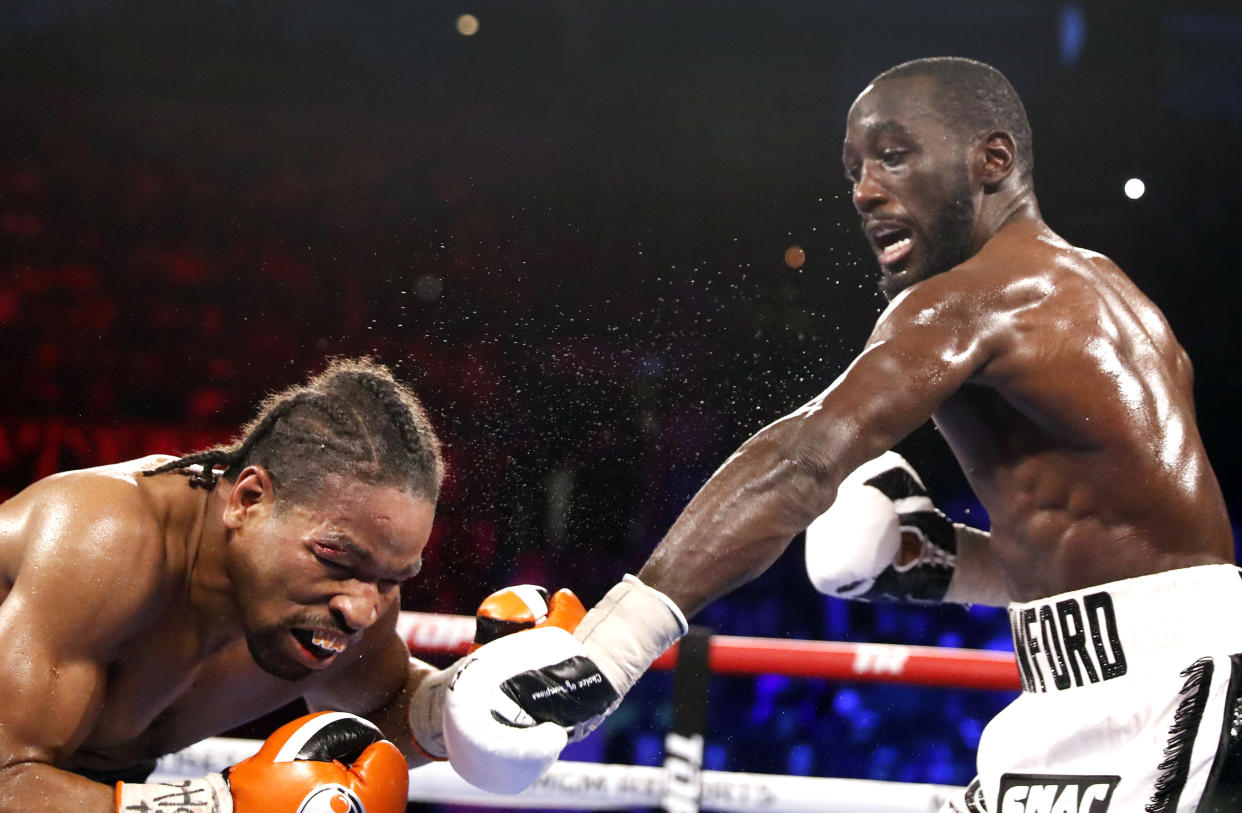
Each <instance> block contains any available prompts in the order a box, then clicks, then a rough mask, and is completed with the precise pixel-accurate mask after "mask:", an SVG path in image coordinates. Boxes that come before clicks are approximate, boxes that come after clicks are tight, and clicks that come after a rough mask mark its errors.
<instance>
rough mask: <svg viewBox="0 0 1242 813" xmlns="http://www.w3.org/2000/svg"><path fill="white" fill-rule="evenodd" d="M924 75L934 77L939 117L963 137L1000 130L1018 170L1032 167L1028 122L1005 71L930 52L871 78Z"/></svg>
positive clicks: (1032, 154)
mask: <svg viewBox="0 0 1242 813" xmlns="http://www.w3.org/2000/svg"><path fill="white" fill-rule="evenodd" d="M916 76H929V77H931V78H932V79H935V80H936V85H937V88H938V90H939V96H938V98H937V99H936V102H937V106H938V108H939V110H940V112H941V113H942V114H943V116H944V120H945V121H946V122H947V123H948V124H950V125H951V126H952V127H954V128H955V129H957V131H958V132H960V133H962V134H963V135H966V136H976V135H979V134H980V133H985V132H987V131H988V130H1005V131H1007V132H1008V133H1009V134H1010V135H1012V136H1013V140H1014V144H1015V146H1016V147H1017V150H1018V155H1017V163H1018V169H1019V170H1020V171H1021V172H1022V173H1023V174H1024V175H1027V176H1028V177H1029V176H1030V175H1031V174H1032V173H1033V172H1034V170H1035V153H1034V150H1033V149H1032V147H1031V124H1030V122H1029V121H1027V118H1026V108H1025V107H1023V106H1022V100H1021V99H1020V98H1018V92H1017V91H1016V90H1014V89H1013V85H1011V84H1010V83H1009V80H1008V79H1006V78H1005V75H1004V74H1003V73H1001V72H1000V71H998V70H997V69H996V68H993V67H992V66H991V65H987V64H985V63H983V62H976V61H975V60H973V59H965V58H963V57H958V56H936V57H926V58H924V59H915V60H911V61H910V62H903V63H901V64H900V65H897V66H895V67H892V68H889V69H888V70H886V71H884V73H882V74H880V75H879V76H877V77H876V78H875V79H874V80H872V84H878V83H880V82H884V81H887V80H890V79H904V78H909V77H916Z"/></svg>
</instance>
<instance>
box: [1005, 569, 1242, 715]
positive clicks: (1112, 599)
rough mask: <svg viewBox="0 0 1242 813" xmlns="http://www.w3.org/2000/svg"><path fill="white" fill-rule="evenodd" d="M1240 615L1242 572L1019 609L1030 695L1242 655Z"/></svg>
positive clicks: (1094, 591) (1166, 576) (1144, 584)
mask: <svg viewBox="0 0 1242 813" xmlns="http://www.w3.org/2000/svg"><path fill="white" fill-rule="evenodd" d="M1239 613H1242V572H1240V571H1239V570H1238V568H1236V567H1234V566H1233V565H1201V566H1199V567H1187V568H1182V569H1179V570H1168V571H1165V572H1163V573H1154V574H1152V575H1150V576H1138V577H1136V578H1133V579H1123V580H1121V581H1116V582H1110V583H1108V584H1101V585H1096V586H1095V587H1088V588H1085V589H1083V590H1074V591H1072V592H1069V593H1062V594H1060V595H1056V596H1049V597H1048V598H1041V599H1037V600H1035V601H1026V602H1013V603H1011V604H1010V605H1009V627H1010V631H1011V632H1012V633H1013V645H1014V654H1015V655H1016V656H1017V659H1018V671H1019V672H1020V673H1021V676H1022V690H1023V691H1025V692H1058V691H1066V690H1069V689H1076V688H1082V687H1085V686H1092V685H1094V684H1097V683H1103V682H1105V681H1112V680H1118V679H1121V678H1124V677H1126V676H1135V675H1143V674H1150V673H1152V672H1153V671H1155V670H1166V671H1167V670H1169V669H1170V668H1178V669H1180V668H1181V667H1182V666H1185V665H1187V664H1188V663H1189V661H1190V660H1194V659H1195V658H1197V657H1199V656H1201V655H1207V654H1212V653H1214V652H1218V651H1222V650H1227V651H1230V652H1236V651H1242V632H1239V629H1240V628H1242V625H1239V624H1237V623H1236V619H1237V618H1238V617H1239ZM1187 659H1189V660H1187ZM1183 660H1186V661H1187V664H1182V663H1181V661H1183Z"/></svg>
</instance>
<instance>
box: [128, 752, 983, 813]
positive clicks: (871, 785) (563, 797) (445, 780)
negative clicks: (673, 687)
mask: <svg viewBox="0 0 1242 813" xmlns="http://www.w3.org/2000/svg"><path fill="white" fill-rule="evenodd" d="M258 748H259V741H258V740H243V739H232V738H228V737H215V738H213V739H209V740H203V741H202V742H200V743H196V744H195V745H191V746H190V747H189V748H186V749H185V750H183V751H178V752H176V753H175V754H169V755H168V756H166V757H164V758H162V759H161V760H160V761H159V765H158V766H157V767H156V769H155V773H153V774H152V775H151V780H150V781H153V782H167V781H172V780H176V779H189V778H195V777H199V776H202V775H203V774H205V773H211V772H213V771H221V770H223V769H224V768H226V767H227V766H229V765H233V764H235V763H237V762H239V761H241V760H243V759H245V758H246V757H248V756H250V755H252V754H253V753H254V752H255V751H257V750H258ZM664 782H665V772H664V769H663V768H656V767H644V766H638V765H598V764H595V763H590V762H558V763H556V764H555V765H553V766H552V768H551V770H549V771H548V773H547V774H546V775H545V776H544V777H543V778H542V779H540V780H539V781H538V782H536V783H535V785H534V786H533V787H530V788H528V789H527V790H525V791H523V792H522V793H519V794H516V795H514V796H502V795H499V794H495V793H489V792H488V791H485V790H479V789H478V788H476V787H474V786H473V785H470V784H469V783H467V782H466V781H465V780H464V779H462V778H461V777H459V776H457V774H455V773H453V769H452V768H450V767H449V766H448V764H447V763H444V762H435V763H432V764H430V765H424V766H422V767H420V768H415V769H414V770H412V771H410V801H416V802H424V803H434V804H457V805H475V806H480V807H506V808H509V807H512V808H529V807H538V808H546V809H567V810H609V809H616V808H631V807H648V808H658V807H659V806H660V799H661V795H662V792H663V790H664ZM954 792H957V793H959V794H960V793H961V790H960V788H953V787H951V786H948V785H925V784H914V783H909V782H879V781H876V780H872V779H825V778H820V777H807V776H782V775H779V774H756V773H730V772H725V771H703V795H702V799H701V801H700V807H701V809H703V810H716V811H725V812H726V813H760V812H761V811H780V813H860V812H861V811H866V813H935V811H936V810H938V809H939V808H940V805H941V804H942V803H943V801H944V800H945V799H946V798H948V796H949V795H951V794H952V793H954Z"/></svg>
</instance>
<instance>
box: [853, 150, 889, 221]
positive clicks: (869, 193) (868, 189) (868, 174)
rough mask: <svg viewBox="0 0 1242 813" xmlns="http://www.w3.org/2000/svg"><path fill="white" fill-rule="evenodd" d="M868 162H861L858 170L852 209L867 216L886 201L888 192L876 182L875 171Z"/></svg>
mask: <svg viewBox="0 0 1242 813" xmlns="http://www.w3.org/2000/svg"><path fill="white" fill-rule="evenodd" d="M869 163H870V162H866V161H864V162H863V165H862V167H861V168H860V169H859V170H858V181H857V183H855V184H854V195H853V197H854V208H855V209H857V210H858V212H859V214H868V213H870V212H871V211H873V210H874V209H875V208H876V207H878V206H880V205H881V204H883V203H884V202H885V201H887V200H888V192H887V190H885V189H884V187H883V186H882V185H881V184H880V183H879V181H877V180H876V177H875V171H874V170H873V169H871V168H870V166H869Z"/></svg>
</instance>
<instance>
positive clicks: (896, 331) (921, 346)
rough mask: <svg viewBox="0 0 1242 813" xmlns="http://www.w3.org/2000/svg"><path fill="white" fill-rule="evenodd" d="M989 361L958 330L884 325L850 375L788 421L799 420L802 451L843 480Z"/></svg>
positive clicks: (982, 348)
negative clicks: (796, 418) (797, 418)
mask: <svg viewBox="0 0 1242 813" xmlns="http://www.w3.org/2000/svg"><path fill="white" fill-rule="evenodd" d="M988 355H989V350H988V345H987V342H986V341H985V340H984V339H983V338H982V337H972V334H971V331H969V330H967V329H966V328H965V327H963V326H962V325H960V324H954V323H937V324H921V323H918V324H910V323H906V324H902V325H900V326H896V325H894V324H893V322H892V321H891V320H890V321H889V322H887V323H885V322H882V323H881V325H880V326H879V327H877V330H876V333H875V334H873V336H872V339H871V341H869V342H868V345H867V347H866V349H864V350H863V352H862V353H861V354H860V355H859V356H858V357H857V358H856V359H855V360H854V361H853V363H852V364H850V366H849V367H848V368H847V369H846V371H845V372H844V373H842V374H841V375H840V376H839V377H838V378H837V380H836V381H834V382H833V383H832V385H831V386H830V387H829V388H828V389H827V390H825V391H824V392H823V393H821V394H820V395H819V396H818V397H817V398H815V399H814V400H813V401H812V402H811V403H810V404H807V405H806V406H804V407H802V408H801V409H800V410H798V411H797V412H795V413H794V414H793V416H791V417H799V418H800V420H799V421H798V424H797V428H798V433H799V436H800V437H799V443H798V448H799V449H801V450H802V453H803V454H804V455H806V457H807V462H809V463H811V464H812V465H815V466H816V467H819V468H830V469H832V470H833V471H834V472H837V473H838V474H839V475H840V477H844V476H845V474H846V473H848V472H850V471H853V470H854V469H855V468H857V467H858V466H859V465H861V464H862V463H864V462H866V461H867V460H870V459H871V458H873V457H875V456H876V455H878V454H880V453H882V452H884V451H887V450H888V449H891V448H892V447H893V446H894V445H895V444H896V443H897V442H898V441H900V440H901V439H902V438H904V437H905V436H906V435H908V434H910V433H911V432H913V431H914V430H915V429H917V428H918V427H919V426H920V425H922V424H923V423H925V422H926V421H927V420H928V419H929V418H930V417H931V416H932V413H933V412H935V410H936V408H937V407H939V406H940V405H941V404H942V403H944V402H945V401H946V400H947V399H948V398H949V397H950V396H952V395H953V394H954V393H955V392H957V391H958V390H959V389H960V388H961V387H962V386H963V385H964V384H966V383H967V382H968V381H969V380H970V379H971V377H972V376H973V375H975V373H976V372H977V371H978V370H980V369H981V368H982V367H983V365H984V364H986V362H987V359H988Z"/></svg>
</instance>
